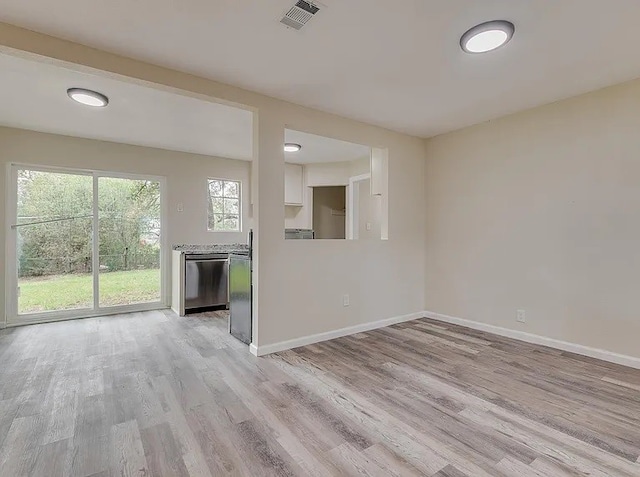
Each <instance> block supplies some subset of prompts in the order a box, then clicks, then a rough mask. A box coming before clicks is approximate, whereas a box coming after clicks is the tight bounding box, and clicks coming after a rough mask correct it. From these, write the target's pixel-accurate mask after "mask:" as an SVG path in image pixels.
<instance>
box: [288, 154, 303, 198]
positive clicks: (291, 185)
mask: <svg viewBox="0 0 640 477" xmlns="http://www.w3.org/2000/svg"><path fill="white" fill-rule="evenodd" d="M302 191H303V185H302V166H301V165H299V164H285V165H284V203H285V204H286V205H302Z"/></svg>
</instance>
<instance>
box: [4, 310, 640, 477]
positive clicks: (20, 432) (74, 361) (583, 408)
mask: <svg viewBox="0 0 640 477" xmlns="http://www.w3.org/2000/svg"><path fill="white" fill-rule="evenodd" d="M226 318H227V315H226V312H213V313H203V314H198V315H193V316H188V317H178V316H176V315H175V314H173V313H172V312H170V311H162V312H157V311H156V312H148V313H133V314H129V315H116V316H112V317H101V318H92V319H87V320H74V321H68V322H60V323H51V324H43V325H34V326H28V327H21V328H15V329H10V330H3V331H0V357H1V358H2V359H3V363H6V365H5V366H2V367H0V475H2V476H5V475H7V476H9V475H10V476H12V477H13V476H16V477H18V476H44V475H46V476H55V475H64V476H76V475H77V476H82V477H87V476H91V475H94V476H99V477H106V476H113V475H130V476H134V475H140V476H142V475H152V476H155V475H159V476H163V475H171V476H192V477H196V476H197V477H208V476H221V475H246V476H253V475H265V476H266V475H278V476H280V475H296V476H297V475H300V476H308V475H311V476H318V477H323V476H342V475H371V476H378V475H391V476H403V477H404V476H418V475H421V476H429V477H431V476H433V477H471V476H473V477H503V476H535V477H540V476H545V477H561V476H568V477H577V476H586V475H589V476H592V477H638V476H639V475H640V432H638V429H640V395H639V394H638V390H639V389H640V371H638V370H633V369H629V368H625V367H623V366H618V365H615V364H611V363H605V362H601V361H598V360H595V359H593V358H586V357H582V356H578V355H575V354H571V353H565V352H562V351H558V350H553V349H549V348H545V347H542V346H536V345H532V344H529V343H522V342H518V341H514V340H510V339H508V338H504V337H499V336H494V335H491V334H488V333H484V332H480V331H477V330H469V329H465V328H463V327H460V326H456V325H449V324H444V323H439V322H435V321H433V320H428V319H421V320H415V321H411V322H406V323H402V324H398V325H394V326H391V327H388V328H383V329H378V330H373V331H369V332H363V333H358V334H357V335H353V336H347V337H344V338H339V339H336V340H333V341H328V342H323V343H317V344H314V345H311V346H307V347H302V348H298V349H295V350H289V351H285V352H282V353H277V354H275V355H271V356H268V357H264V358H255V357H253V356H251V355H250V354H249V352H248V349H247V347H246V346H245V345H243V344H242V343H240V342H239V341H237V340H235V339H233V338H232V337H230V336H229V334H228V329H227V321H226Z"/></svg>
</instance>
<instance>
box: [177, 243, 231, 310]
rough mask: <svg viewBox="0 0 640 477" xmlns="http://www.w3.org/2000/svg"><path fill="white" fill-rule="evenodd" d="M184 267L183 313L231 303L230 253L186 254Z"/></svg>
mask: <svg viewBox="0 0 640 477" xmlns="http://www.w3.org/2000/svg"><path fill="white" fill-rule="evenodd" d="M184 267H185V273H184V300H183V307H184V310H181V311H182V313H181V314H182V315H184V314H185V313H188V312H189V311H194V310H197V309H199V308H209V307H214V306H227V305H228V304H229V255H228V254H226V253H224V254H222V253H210V254H185V255H184Z"/></svg>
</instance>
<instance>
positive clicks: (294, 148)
mask: <svg viewBox="0 0 640 477" xmlns="http://www.w3.org/2000/svg"><path fill="white" fill-rule="evenodd" d="M300 149H302V146H301V145H300V144H295V143H293V142H287V143H285V145H284V152H298V151H299V150H300Z"/></svg>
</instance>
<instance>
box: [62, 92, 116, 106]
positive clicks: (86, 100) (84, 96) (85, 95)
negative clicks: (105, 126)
mask: <svg viewBox="0 0 640 477" xmlns="http://www.w3.org/2000/svg"><path fill="white" fill-rule="evenodd" d="M67 94H68V95H69V97H70V98H71V99H73V100H74V101H76V102H78V103H80V104H84V105H85V106H93V107H94V108H104V107H105V106H106V105H107V104H109V98H107V97H106V96H105V95H104V94H101V93H98V92H97V91H91V90H90V89H84V88H69V89H68V90H67Z"/></svg>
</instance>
